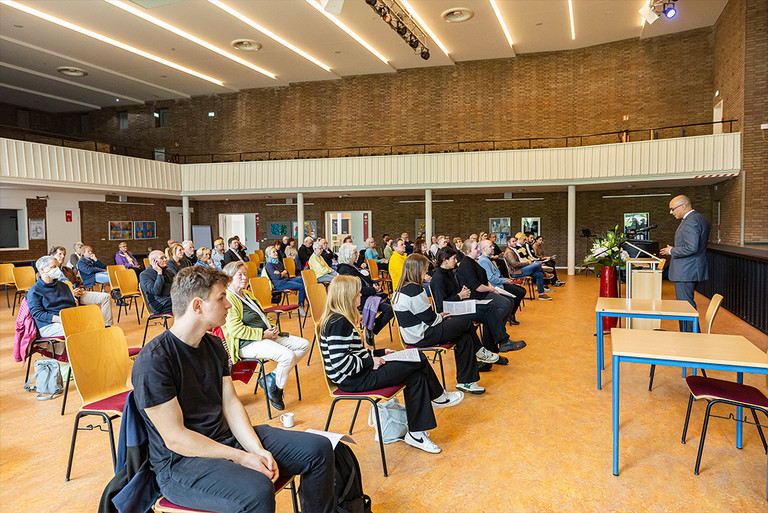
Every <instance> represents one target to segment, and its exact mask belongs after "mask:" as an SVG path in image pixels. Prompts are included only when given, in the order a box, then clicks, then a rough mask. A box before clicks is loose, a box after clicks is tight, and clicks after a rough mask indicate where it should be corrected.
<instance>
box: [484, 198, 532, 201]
mask: <svg viewBox="0 0 768 513" xmlns="http://www.w3.org/2000/svg"><path fill="white" fill-rule="evenodd" d="M543 199H544V198H485V201H541V200H543Z"/></svg>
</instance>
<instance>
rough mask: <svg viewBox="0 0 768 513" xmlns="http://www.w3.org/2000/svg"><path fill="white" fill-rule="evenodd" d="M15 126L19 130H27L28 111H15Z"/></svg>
mask: <svg viewBox="0 0 768 513" xmlns="http://www.w3.org/2000/svg"><path fill="white" fill-rule="evenodd" d="M16 126H17V127H19V128H29V111H28V110H24V109H16Z"/></svg>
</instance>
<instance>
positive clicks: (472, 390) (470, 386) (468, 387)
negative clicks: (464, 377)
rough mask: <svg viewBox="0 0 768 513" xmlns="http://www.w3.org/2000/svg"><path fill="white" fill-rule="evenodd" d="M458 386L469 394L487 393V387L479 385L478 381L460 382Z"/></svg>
mask: <svg viewBox="0 0 768 513" xmlns="http://www.w3.org/2000/svg"><path fill="white" fill-rule="evenodd" d="M456 388H458V389H459V390H461V391H462V392H466V393H468V394H474V395H480V394H484V393H485V389H484V388H483V387H481V386H480V385H478V384H477V382H476V381H475V382H474V383H459V384H457V385H456Z"/></svg>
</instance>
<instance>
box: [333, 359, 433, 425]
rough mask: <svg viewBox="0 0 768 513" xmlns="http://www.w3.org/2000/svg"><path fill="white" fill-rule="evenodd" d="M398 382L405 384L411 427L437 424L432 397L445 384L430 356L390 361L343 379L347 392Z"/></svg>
mask: <svg viewBox="0 0 768 513" xmlns="http://www.w3.org/2000/svg"><path fill="white" fill-rule="evenodd" d="M394 385H405V390H404V391H403V395H404V397H405V413H406V416H407V417H408V429H409V430H410V431H429V430H430V429H435V428H436V427H437V420H435V412H434V411H432V399H437V398H438V397H440V396H441V395H442V394H443V385H442V384H440V380H439V379H437V376H435V371H434V370H432V366H431V365H430V364H429V361H428V360H427V357H426V356H424V355H423V354H419V361H418V362H387V363H385V364H384V365H382V366H381V367H379V368H378V369H376V370H374V369H365V370H363V371H362V372H360V373H358V374H355V375H354V376H347V378H346V379H345V380H344V381H342V382H341V383H339V389H341V390H342V391H344V392H366V391H368V390H377V389H379V388H384V387H390V386H394Z"/></svg>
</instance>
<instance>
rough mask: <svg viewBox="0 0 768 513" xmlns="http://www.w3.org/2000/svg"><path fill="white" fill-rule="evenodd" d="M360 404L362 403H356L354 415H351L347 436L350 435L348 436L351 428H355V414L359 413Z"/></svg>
mask: <svg viewBox="0 0 768 513" xmlns="http://www.w3.org/2000/svg"><path fill="white" fill-rule="evenodd" d="M362 402H363V401H362V400H360V401H357V406H355V414H354V415H352V422H351V423H350V424H349V434H350V436H351V435H352V428H354V427H355V421H356V420H357V412H359V411H360V403H362Z"/></svg>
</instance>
